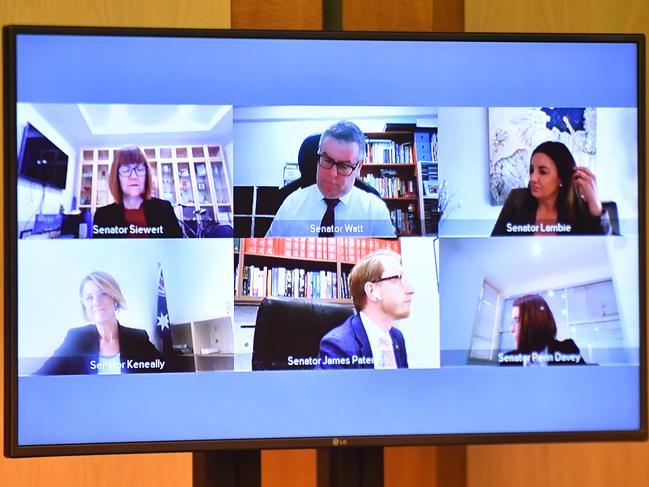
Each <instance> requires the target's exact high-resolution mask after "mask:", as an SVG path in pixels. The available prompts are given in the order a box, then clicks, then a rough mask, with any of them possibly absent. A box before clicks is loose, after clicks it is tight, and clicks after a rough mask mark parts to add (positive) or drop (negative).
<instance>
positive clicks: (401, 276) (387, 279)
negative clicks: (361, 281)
mask: <svg viewBox="0 0 649 487" xmlns="http://www.w3.org/2000/svg"><path fill="white" fill-rule="evenodd" d="M394 279H397V280H398V281H399V282H400V283H401V284H403V274H395V275H394V276H388V277H381V278H380V279H375V280H374V281H370V282H373V283H374V284H376V283H377V282H383V281H392V280H394Z"/></svg>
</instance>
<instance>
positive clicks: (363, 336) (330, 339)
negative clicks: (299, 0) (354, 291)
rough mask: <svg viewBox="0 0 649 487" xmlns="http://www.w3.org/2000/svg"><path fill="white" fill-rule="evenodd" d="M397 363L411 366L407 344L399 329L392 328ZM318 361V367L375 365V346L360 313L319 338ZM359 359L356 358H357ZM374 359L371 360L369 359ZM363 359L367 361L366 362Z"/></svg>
mask: <svg viewBox="0 0 649 487" xmlns="http://www.w3.org/2000/svg"><path fill="white" fill-rule="evenodd" d="M390 337H392V346H393V348H394V358H395V359H396V362H397V367H398V368H400V369H402V368H403V369H407V368H408V357H407V355H406V344H405V342H404V340H403V335H402V334H401V332H400V331H399V330H397V329H396V328H394V327H392V328H391V329H390ZM318 358H319V363H318V365H317V366H316V367H315V368H316V369H373V368H374V362H373V356H372V348H371V347H370V342H369V339H368V338H367V333H365V328H364V327H363V323H362V322H361V317H360V315H358V314H355V315H352V316H350V317H349V318H347V319H346V320H345V321H344V322H343V324H342V325H340V326H337V327H336V328H334V329H333V330H331V331H330V332H329V333H327V334H326V335H325V336H324V337H323V338H322V340H321V341H320V354H319V355H318ZM327 359H343V361H344V362H345V363H336V364H332V363H326V362H327ZM354 359H356V360H354ZM367 359H372V360H367ZM363 362H364V363H363Z"/></svg>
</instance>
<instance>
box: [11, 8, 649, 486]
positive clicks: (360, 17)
mask: <svg viewBox="0 0 649 487" xmlns="http://www.w3.org/2000/svg"><path fill="white" fill-rule="evenodd" d="M0 2H1V3H0V21H1V22H0V23H2V24H3V25H5V24H48V25H93V26H100V25H101V26H133V27H135V26H141V27H194V28H200V27H203V28H227V27H230V26H231V27H233V28H245V29H251V28H261V29H319V28H321V22H322V21H321V19H322V4H321V0H231V1H228V0H220V1H219V0H0ZM343 16H344V22H343V27H344V29H345V30H398V31H461V30H463V29H466V30H467V31H478V32H487V31H492V32H644V33H645V34H647V33H649V2H648V1H647V0H616V1H611V0H572V1H571V2H565V1H562V0H343ZM1 82H2V81H1V80H0V83H1ZM647 126H649V124H647ZM1 149H2V146H1V143H0V153H2V151H1ZM0 175H1V172H0ZM0 177H1V176H0ZM0 198H2V185H0ZM1 219H2V213H1V212H0V228H3V226H2V225H3V223H2V220H1ZM2 262H3V261H2V260H0V274H1V273H2V271H3V269H2V266H3V263H2ZM2 299H3V293H0V305H3V303H2V301H1V300H2ZM2 339H3V338H2V335H0V348H2V346H3V344H2ZM2 378H3V371H2V364H1V363H0V385H2V380H3V379H2ZM0 411H1V409H0ZM98 419H99V418H98ZM262 468H263V473H262V482H263V486H264V487H293V486H295V487H298V486H305V487H314V486H315V483H316V481H315V478H316V457H315V452H314V451H313V450H295V451H273V452H264V454H263V457H262ZM385 473H386V486H387V487H396V486H408V487H419V486H421V487H424V486H426V487H460V486H467V487H483V486H484V487H486V486H498V487H509V486H512V487H514V486H516V487H520V486H525V487H537V486H538V487H541V486H543V487H546V486H548V485H553V486H558V485H569V486H571V487H577V486H582V485H584V486H589V487H609V486H612V485H613V486H615V485H624V486H632V487H633V486H638V487H640V486H642V487H646V486H649V445H647V444H645V443H600V444H586V445H581V444H562V445H552V444H546V445H506V446H470V447H467V448H464V447H452V448H451V447H443V448H436V447H408V448H387V449H386V456H385ZM0 486H2V487H5V486H6V487H9V486H11V487H14V486H20V487H40V486H43V487H45V486H47V487H50V486H53V487H58V486H61V487H63V486H65V487H86V486H88V487H108V486H120V487H131V486H133V487H136V486H137V487H149V486H151V487H154V486H155V487H190V486H191V456H190V455H189V454H158V455H119V456H118V455H114V456H96V457H73V458H46V459H21V460H8V459H5V458H0Z"/></svg>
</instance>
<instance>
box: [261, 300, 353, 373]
mask: <svg viewBox="0 0 649 487" xmlns="http://www.w3.org/2000/svg"><path fill="white" fill-rule="evenodd" d="M353 313H354V308H353V307H352V306H348V305H344V304H335V303H327V302H322V301H317V300H305V299H294V298H276V297H269V298H265V299H264V300H263V301H262V302H261V305H260V306H259V310H258V312H257V321H256V323H255V338H254V341H253V346H252V370H298V369H312V368H313V365H307V364H302V365H289V363H288V358H289V357H293V358H294V359H309V358H312V359H313V358H316V357H317V356H318V352H319V350H320V340H321V339H322V337H323V336H324V335H326V334H327V332H328V331H329V330H331V329H333V328H335V327H336V326H338V325H340V324H342V323H343V322H344V321H345V320H346V319H347V318H349V317H350V316H351V315H352V314H353Z"/></svg>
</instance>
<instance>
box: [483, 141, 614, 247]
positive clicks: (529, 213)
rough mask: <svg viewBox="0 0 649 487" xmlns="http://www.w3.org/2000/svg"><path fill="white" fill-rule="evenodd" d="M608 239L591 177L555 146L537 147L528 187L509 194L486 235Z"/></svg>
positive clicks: (607, 225)
mask: <svg viewBox="0 0 649 487" xmlns="http://www.w3.org/2000/svg"><path fill="white" fill-rule="evenodd" d="M608 233H610V222H609V220H608V216H607V215H606V212H605V211H604V210H603V209H602V204H601V202H600V200H599V198H598V197H597V184H596V181H595V175H594V174H593V173H592V172H591V171H590V170H589V169H588V168H586V167H583V166H577V164H576V163H575V159H574V157H573V156H572V154H571V153H570V150H569V149H568V148H567V147H566V146H565V145H564V144H562V143H561V142H543V143H542V144H541V145H539V146H538V147H537V148H536V149H534V152H532V160H531V162H530V182H529V185H528V186H527V188H520V189H513V190H512V191H511V192H510V193H509V195H508V197H507V200H506V201H505V204H504V205H503V208H502V210H501V211H500V215H499V216H498V220H497V221H496V225H495V226H494V228H493V231H492V232H491V235H492V236H504V235H507V236H516V235H606V234H608Z"/></svg>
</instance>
